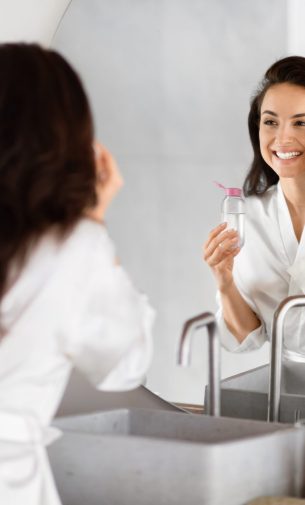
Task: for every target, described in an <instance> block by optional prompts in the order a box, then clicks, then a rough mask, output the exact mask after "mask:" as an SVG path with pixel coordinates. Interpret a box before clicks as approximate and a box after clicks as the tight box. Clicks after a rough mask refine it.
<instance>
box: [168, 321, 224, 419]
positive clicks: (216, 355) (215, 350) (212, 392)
mask: <svg viewBox="0 0 305 505" xmlns="http://www.w3.org/2000/svg"><path fill="white" fill-rule="evenodd" d="M205 326H206V327H207V330H208V338H209V401H208V411H207V414H208V415H211V416H219V415H220V349H219V338H218V333H217V326H216V321H215V317H214V314H212V313H210V312H204V313H203V314H199V315H198V316H195V317H192V318H191V319H188V320H187V321H186V322H185V323H184V325H183V329H182V334H181V337H180V342H179V350H178V364H179V365H182V366H189V365H190V361H191V346H192V337H193V335H194V332H195V331H196V330H199V329H200V328H203V327H205Z"/></svg>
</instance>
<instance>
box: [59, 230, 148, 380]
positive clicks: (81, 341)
mask: <svg viewBox="0 0 305 505" xmlns="http://www.w3.org/2000/svg"><path fill="white" fill-rule="evenodd" d="M94 238H95V240H94V243H93V244H91V247H90V251H89V250H88V258H87V260H86V259H85V258H84V260H83V261H87V263H86V267H85V272H86V277H82V278H81V282H79V285H77V286H75V287H74V289H75V293H74V294H73V295H72V299H73V304H70V305H69V309H68V310H67V313H69V314H70V317H69V321H67V324H66V327H65V332H64V335H62V338H61V345H62V350H63V352H64V353H65V355H66V356H68V357H69V359H70V360H71V362H72V364H73V365H74V366H75V367H77V368H78V369H79V370H80V371H81V372H82V373H83V374H84V375H85V376H87V378H88V379H89V380H90V382H91V383H92V384H94V385H95V386H96V387H97V388H99V389H104V390H124V389H132V388H134V387H137V386H138V385H139V384H140V383H141V381H143V379H144V377H145V374H146V372H147V370H148V368H149V364H150V361H151V357H152V336H151V330H152V324H153V319H154V311H153V309H152V308H151V307H150V305H149V303H148V300H147V297H146V296H145V295H144V294H141V293H139V292H138V291H137V289H136V288H135V287H134V285H133V283H132V282H131V280H130V278H129V276H128V274H127V273H126V272H125V270H124V269H123V268H122V267H121V266H120V265H118V264H116V260H115V251H114V247H113V244H112V242H111V240H110V238H109V236H108V234H107V232H106V230H105V229H104V228H102V227H101V230H99V232H98V236H97V237H94ZM96 238H97V240H96ZM81 284H83V285H81ZM66 319H67V318H66Z"/></svg>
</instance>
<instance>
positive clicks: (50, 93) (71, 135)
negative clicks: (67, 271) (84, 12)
mask: <svg viewBox="0 0 305 505" xmlns="http://www.w3.org/2000/svg"><path fill="white" fill-rule="evenodd" d="M92 142H93V123H92V117H91V112H90V108H89V104H88V100H87V97H86V94H85V92H84V89H83V86H82V84H81V81H80V79H79V77H78V75H77V74H76V72H75V71H74V70H73V69H72V68H71V66H70V65H69V64H68V63H67V62H66V61H65V59H64V58H63V57H62V56H60V55H59V54H58V53H57V52H56V51H52V50H47V49H43V48H41V47H39V46H38V45H36V44H1V45H0V297H1V296H2V295H3V292H4V289H5V285H6V281H7V275H8V270H9V266H10V264H11V261H12V259H15V258H16V257H17V258H21V257H22V256H23V257H24V255H25V253H26V251H27V250H28V249H29V246H30V245H31V243H32V242H33V241H35V240H37V239H38V238H39V237H40V236H41V235H42V234H44V233H45V232H47V231H48V230H50V229H51V228H52V229H56V231H57V232H58V233H59V236H63V235H64V234H65V233H66V232H68V231H69V230H70V229H71V228H72V227H73V225H74V224H75V223H76V222H77V221H78V220H79V219H80V218H81V216H82V214H83V211H84V209H85V208H87V207H90V206H93V205H94V204H95V203H96V192H95V179H96V175H95V163H94V154H93V148H92Z"/></svg>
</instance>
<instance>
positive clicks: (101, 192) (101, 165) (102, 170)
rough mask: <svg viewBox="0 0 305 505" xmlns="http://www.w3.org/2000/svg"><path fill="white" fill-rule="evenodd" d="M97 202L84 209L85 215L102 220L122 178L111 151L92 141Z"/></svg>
mask: <svg viewBox="0 0 305 505" xmlns="http://www.w3.org/2000/svg"><path fill="white" fill-rule="evenodd" d="M94 151H95V166H96V194H97V200H98V201H97V204H96V206H95V207H94V208H91V209H86V211H85V215H86V217H89V218H90V219H93V220H95V221H103V220H104V216H105V212H106V209H107V208H108V206H109V205H110V203H111V202H112V200H113V198H114V197H115V196H116V194H117V193H118V191H119V190H120V188H121V187H122V185H123V179H122V177H121V174H120V172H119V169H118V166H117V164H116V162H115V160H114V158H113V157H112V155H111V153H110V152H109V151H108V150H107V149H106V148H105V147H104V146H102V145H101V144H100V143H98V142H95V143H94Z"/></svg>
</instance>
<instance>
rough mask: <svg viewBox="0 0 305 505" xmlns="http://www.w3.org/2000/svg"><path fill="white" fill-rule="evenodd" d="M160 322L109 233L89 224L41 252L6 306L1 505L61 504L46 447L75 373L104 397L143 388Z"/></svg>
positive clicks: (0, 367)
mask: <svg viewBox="0 0 305 505" xmlns="http://www.w3.org/2000/svg"><path fill="white" fill-rule="evenodd" d="M153 317H154V314H153V311H152V309H151V308H150V306H149V305H148V303H147V300H146V298H145V296H144V295H141V294H139V293H138V292H137V291H136V290H135V288H134V287H133V285H132V283H131V281H130V279H129V278H128V276H127V274H126V273H125V272H124V270H123V269H122V267H121V266H118V265H116V264H115V251H114V248H113V245H112V243H111V241H110V239H109V237H108V235H107V232H106V230H105V228H104V227H103V226H102V225H100V224H98V223H95V222H93V221H90V220H87V219H84V220H82V221H81V222H80V223H79V224H78V225H77V226H76V227H75V229H74V230H73V232H72V233H71V234H70V235H69V237H68V238H66V239H65V241H64V242H63V243H58V241H56V239H55V237H54V236H53V235H52V234H49V235H48V236H45V237H44V238H43V239H42V240H41V241H40V243H39V244H38V245H37V246H36V247H35V249H34V250H33V251H32V254H31V255H30V259H29V260H28V261H27V263H26V264H25V266H24V268H23V270H22V272H21V274H20V275H19V276H18V277H17V279H16V280H15V282H14V283H13V284H12V287H11V288H10V290H9V291H8V292H7V294H6V295H5V297H4V298H3V300H2V302H1V304H0V324H1V334H2V339H1V341H0V504H1V505H58V504H59V503H60V501H59V498H58V496H57V492H56V489H55V486H54V483H53V478H52V474H51V471H50V468H49V463H48V459H47V456H46V451H45V447H44V446H45V445H46V444H47V443H49V442H50V441H52V439H54V438H55V437H56V436H57V433H56V430H54V429H52V428H50V427H49V424H50V421H51V420H52V418H53V416H54V413H55V412H56V409H57V406H58V404H59V402H60V400H61V397H62V394H63V392H64V389H65V386H66V384H67V381H68V378H69V374H70V371H71V368H72V367H73V366H76V367H77V368H78V369H79V370H80V371H81V372H83V373H84V374H85V375H86V376H87V377H88V379H89V380H90V381H91V382H92V384H94V385H95V386H97V387H98V388H100V389H105V390H116V389H122V390H124V389H131V388H134V387H136V386H138V385H139V383H140V382H141V380H142V379H143V376H144V375H145V373H146V371H147V369H148V366H149V363H150V360H151V354H152V342H151V335H150V330H151V326H152V320H153Z"/></svg>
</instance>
